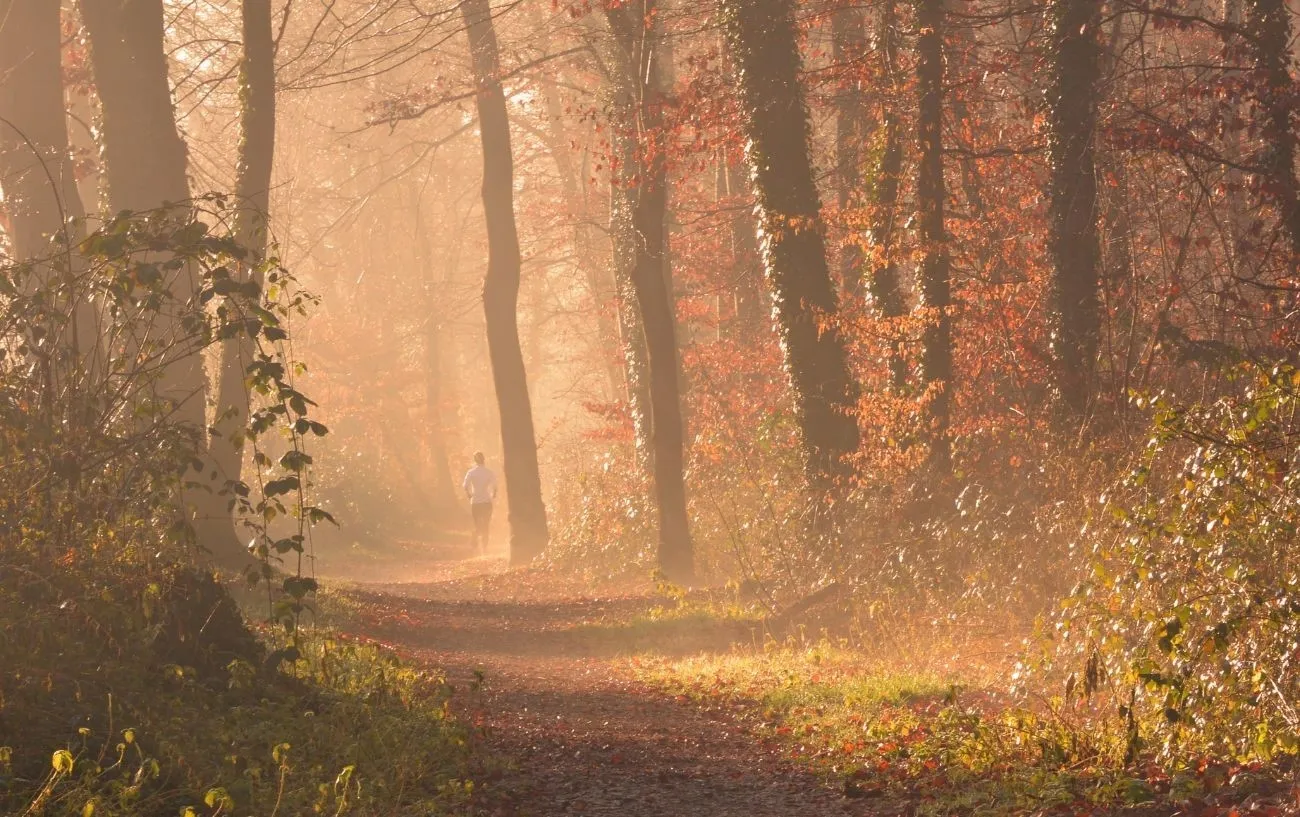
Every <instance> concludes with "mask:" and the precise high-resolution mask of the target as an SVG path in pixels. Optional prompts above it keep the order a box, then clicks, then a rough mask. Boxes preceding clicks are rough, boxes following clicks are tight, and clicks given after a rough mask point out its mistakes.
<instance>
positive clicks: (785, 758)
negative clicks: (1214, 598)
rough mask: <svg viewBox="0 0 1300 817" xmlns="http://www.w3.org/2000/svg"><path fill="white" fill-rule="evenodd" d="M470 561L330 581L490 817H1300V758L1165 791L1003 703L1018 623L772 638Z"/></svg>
mask: <svg viewBox="0 0 1300 817" xmlns="http://www.w3.org/2000/svg"><path fill="white" fill-rule="evenodd" d="M458 550H463V548H459V549H458V548H457V547H456V546H447V547H444V548H443V550H442V551H440V552H430V551H428V550H427V549H424V548H422V547H420V546H411V547H410V548H409V549H408V550H406V551H404V552H403V553H401V554H396V555H395V556H394V555H390V557H389V559H388V560H387V561H386V562H383V563H380V562H374V563H371V564H368V565H365V566H356V567H355V568H353V569H349V570H348V571H347V572H346V573H344V572H343V571H340V574H342V575H341V577H340V578H337V579H335V580H332V581H331V580H330V579H329V578H328V576H329V571H324V573H325V577H326V590H325V591H324V592H323V594H322V595H323V600H324V602H325V606H326V608H327V609H328V610H329V611H331V613H332V617H334V616H337V620H336V621H333V622H332V623H333V624H334V625H335V626H337V627H339V628H341V629H343V630H344V631H346V632H350V633H353V634H355V635H357V636H362V637H365V638H369V639H373V640H375V641H378V642H379V643H381V644H382V645H384V646H386V647H388V648H390V649H392V650H394V651H395V652H396V653H397V654H398V655H399V656H400V657H402V658H403V659H404V660H406V661H407V662H408V663H410V664H413V665H415V666H417V667H418V666H423V667H427V668H429V669H430V670H431V671H435V672H444V673H445V674H446V678H447V681H448V683H450V684H452V685H453V686H454V687H455V688H456V690H457V691H456V693H455V694H454V695H453V697H452V700H453V701H454V702H455V706H456V707H457V712H458V714H459V715H460V716H461V717H462V718H464V719H466V720H467V721H468V722H469V723H470V724H472V726H473V727H474V733H475V734H476V736H477V737H476V738H475V739H476V740H477V741H478V744H477V745H476V747H475V748H476V749H478V750H480V751H477V752H475V753H474V755H475V757H476V758H478V760H477V762H476V764H475V768H474V769H473V770H472V775H473V781H474V795H473V797H472V798H471V799H470V801H469V803H468V809H469V811H468V814H470V815H474V817H489V816H492V817H496V816H497V815H500V816H502V817H504V815H519V816H520V817H561V815H565V816H567V815H575V816H578V817H580V816H581V815H589V816H590V817H604V816H605V815H626V817H694V815H700V817H728V816H729V815H736V816H737V817H802V815H818V817H821V816H823V815H826V816H828V817H830V816H833V815H868V814H870V815H877V816H878V817H893V815H916V814H934V813H938V814H977V815H1062V816H1063V815H1071V817H1080V815H1107V817H1116V816H1117V815H1124V816H1125V817H1168V816H1169V815H1197V816H1198V817H1233V816H1234V815H1235V817H1246V816H1247V815H1252V816H1254V817H1278V815H1284V814H1287V815H1289V814H1300V783H1298V781H1297V778H1296V777H1295V774H1297V773H1300V772H1297V770H1296V769H1293V768H1292V767H1291V766H1289V765H1288V766H1286V768H1281V767H1279V768H1274V769H1268V768H1262V767H1260V766H1259V764H1250V765H1248V766H1242V765H1240V764H1236V765H1233V764H1231V763H1229V764H1221V763H1213V762H1207V763H1204V764H1201V766H1200V767H1198V768H1197V769H1194V770H1190V771H1189V772H1188V773H1187V774H1183V775H1181V778H1179V779H1175V780H1171V779H1170V778H1169V777H1168V775H1166V774H1165V773H1164V772H1162V771H1161V770H1160V769H1159V768H1158V767H1157V766H1155V765H1154V764H1135V765H1132V766H1125V767H1117V766H1106V765H1105V764H1101V765H1094V764H1092V763H1090V762H1077V761H1075V760H1071V759H1070V756H1069V754H1068V753H1069V752H1070V751H1074V749H1073V748H1072V747H1076V744H1078V745H1087V746H1101V745H1104V741H1107V740H1112V739H1113V738H1114V736H1113V735H1109V736H1108V735H1107V733H1106V732H1105V731H1097V729H1096V725H1089V724H1088V723H1085V722H1083V721H1080V722H1078V723H1060V722H1058V721H1057V720H1056V719H1054V718H1039V717H1038V715H1039V714H1041V713H1037V712H1034V711H1030V710H1023V709H1015V708H1013V707H1012V706H1011V705H1010V704H1009V702H1008V701H1006V700H1005V699H1004V696H1003V694H1002V693H999V692H998V691H997V690H998V689H1002V688H1005V678H1006V677H1007V673H1008V672H1009V670H1010V663H1009V662H1010V661H1013V660H1014V658H1015V656H1016V655H1017V654H1018V652H1019V649H1020V646H1019V644H1020V640H1019V639H1020V637H1019V636H1018V635H1017V633H1018V632H1019V631H1020V628H1019V627H1017V626H1016V625H1015V624H1014V623H1013V622H1008V621H1001V622H986V623H985V624H984V625H982V631H981V628H976V629H971V628H970V627H968V626H967V625H964V624H963V626H962V627H961V628H959V629H960V633H957V632H956V631H955V630H952V629H951V628H949V630H950V634H949V635H944V628H945V626H946V625H945V624H944V622H942V621H929V622H920V623H919V625H918V626H915V627H914V628H911V629H909V626H908V624H907V623H905V622H901V621H898V620H894V619H891V620H890V621H889V623H888V625H887V627H888V629H878V631H877V634H878V635H880V636H882V637H880V638H877V639H875V644H874V646H873V645H872V640H871V639H870V638H863V637H861V634H859V637H858V638H857V639H855V640H853V641H852V644H853V646H850V642H849V641H845V640H840V639H835V638H828V637H826V636H824V635H823V636H817V637H814V638H809V637H807V636H805V635H804V634H803V633H801V632H799V633H796V634H790V633H785V634H782V635H781V636H780V640H777V639H775V638H773V637H772V635H771V634H769V633H767V632H765V631H764V629H763V627H762V624H761V622H760V621H759V620H757V619H756V618H753V617H752V616H750V615H748V614H747V613H746V612H745V610H744V609H743V607H742V606H741V605H737V604H735V603H734V601H731V602H729V601H728V599H727V595H726V594H725V593H712V594H711V593H707V592H700V593H695V594H692V595H690V596H689V597H682V596H680V595H676V596H675V595H671V594H665V593H662V592H657V591H656V589H655V588H654V587H653V586H652V585H651V583H650V582H649V580H646V581H643V582H639V583H626V584H623V585H618V586H606V587H600V588H596V589H593V588H590V587H583V586H580V585H578V584H576V583H574V582H572V581H570V580H566V579H564V578H563V577H560V576H558V575H557V574H556V573H554V572H549V573H548V572H544V571H535V570H513V571H509V570H507V569H506V565H505V562H504V560H503V559H499V558H466V557H467V556H468V554H465V553H462V552H458ZM1080 741H1082V742H1083V743H1082V744H1080ZM1088 751H1093V750H1088ZM1058 755H1059V757H1058ZM1053 758H1055V759H1053ZM1062 758H1064V759H1062ZM1225 781H1226V782H1228V783H1229V785H1224V782H1225Z"/></svg>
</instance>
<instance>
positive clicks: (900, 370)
mask: <svg viewBox="0 0 1300 817" xmlns="http://www.w3.org/2000/svg"><path fill="white" fill-rule="evenodd" d="M897 25H898V20H897V15H896V13H895V8H894V2H893V0H886V2H885V5H884V7H883V8H882V10H881V15H880V35H879V37H878V41H879V53H880V60H881V68H882V75H883V76H885V77H888V78H889V80H890V84H891V85H892V86H894V87H899V86H901V85H902V83H901V81H899V80H900V77H899V76H898V74H899V70H898V59H897V57H898V53H897V40H896V38H895V33H896V32H895V27H896V26H897ZM881 127H882V128H883V129H884V138H885V142H884V148H883V150H882V151H881V155H880V165H879V166H878V167H877V168H876V177H875V179H874V180H873V182H872V190H871V200H872V201H871V203H872V204H873V205H874V207H873V211H874V216H873V222H872V224H871V243H872V245H873V246H874V247H875V248H876V250H877V252H878V253H879V255H880V258H881V260H880V262H879V263H877V264H876V265H875V266H874V267H873V268H872V270H871V273H870V277H869V278H868V281H867V290H868V292H869V294H870V295H871V301H872V305H873V306H874V308H875V310H876V312H877V314H879V316H880V317H881V318H884V319H885V320H886V321H896V320H897V319H899V318H901V317H903V316H904V315H906V314H907V304H906V303H905V302H904V301H903V290H902V286H901V285H900V282H899V274H898V261H897V260H895V257H894V256H895V253H896V252H897V229H898V227H897V224H898V188H899V183H900V181H901V179H902V174H903V137H902V133H901V126H900V125H899V122H898V116H897V115H896V114H895V113H894V112H893V111H886V113H885V116H884V119H883V121H882V122H881ZM891 333H892V334H893V335H894V340H893V342H892V344H891V347H892V348H891V349H890V354H889V381H890V385H891V386H892V387H893V389H894V391H895V392H899V393H901V392H902V391H903V390H904V389H906V387H907V360H906V358H905V357H904V356H903V340H902V337H901V336H900V335H899V333H898V331H897V330H891Z"/></svg>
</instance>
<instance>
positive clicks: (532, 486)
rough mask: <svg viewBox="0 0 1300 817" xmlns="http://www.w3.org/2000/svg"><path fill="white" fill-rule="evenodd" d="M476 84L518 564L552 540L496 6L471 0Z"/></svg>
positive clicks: (486, 300) (494, 339)
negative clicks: (522, 290)
mask: <svg viewBox="0 0 1300 817" xmlns="http://www.w3.org/2000/svg"><path fill="white" fill-rule="evenodd" d="M461 13H462V15H463V17H464V21H465V26H466V30H467V33H468V35H469V50H470V59H471V63H472V68H473V72H474V81H475V83H476V85H477V86H478V94H477V97H476V99H475V102H476V105H477V108H478V119H479V134H480V137H481V138H482V142H483V211H484V215H485V217H486V219H487V232H488V268H487V275H486V277H485V279H484V282H483V314H484V317H485V319H486V321H487V337H488V354H489V357H490V358H491V360H492V379H493V381H494V383H495V385H496V395H497V405H498V406H499V408H500V412H501V445H502V455H503V460H504V470H505V482H506V493H507V500H508V504H509V516H510V561H511V563H512V564H524V563H526V562H528V561H530V560H532V559H533V558H534V557H536V556H537V555H538V554H540V553H541V552H542V551H543V550H544V549H545V548H546V543H547V540H548V539H549V534H548V532H547V527H546V506H545V505H544V504H543V502H542V479H541V472H540V469H539V468H538V465H537V438H536V435H535V433H534V431H533V414H532V404H531V402H530V401H529V398H528V375H527V373H526V371H525V369H524V356H523V352H522V351H521V349H520V346H519V318H518V314H517V310H518V304H519V278H520V266H521V260H520V255H519V234H518V232H517V230H516V227H515V212H514V157H513V154H512V152H511V146H510V121H509V119H508V116H507V113H506V99H505V93H504V91H503V90H502V87H501V78H500V73H501V68H500V63H499V62H498V57H497V37H496V31H495V29H494V28H493V25H492V9H491V5H490V3H489V0H463V2H462V3H461Z"/></svg>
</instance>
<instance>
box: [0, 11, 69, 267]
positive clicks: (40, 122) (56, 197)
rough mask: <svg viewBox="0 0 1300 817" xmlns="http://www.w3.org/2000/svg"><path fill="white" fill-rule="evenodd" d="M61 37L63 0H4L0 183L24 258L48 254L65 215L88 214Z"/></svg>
mask: <svg viewBox="0 0 1300 817" xmlns="http://www.w3.org/2000/svg"><path fill="white" fill-rule="evenodd" d="M61 42H62V32H61V31H60V27H59V4H58V3H55V2H51V1H50V0H0V119H3V121H0V183H2V184H3V187H4V194H5V195H4V209H5V213H6V215H7V216H8V217H9V226H10V227H11V228H12V232H11V234H10V242H11V246H12V248H13V253H14V256H15V257H16V258H20V259H30V258H38V257H41V256H43V255H44V254H45V251H46V250H47V248H48V246H49V241H50V238H51V237H52V236H54V235H56V234H58V233H59V232H60V231H61V230H63V229H64V223H65V222H66V220H67V219H69V218H81V217H83V216H85V214H86V212H85V208H84V207H83V206H82V202H81V195H80V194H79V193H78V191H77V180H76V176H75V174H74V172H73V162H72V155H71V152H70V149H69V145H68V126H67V117H66V114H65V111H64V103H63V74H62V67H61V65H62V63H61V57H60V46H61ZM67 239H68V241H69V243H71V241H72V240H75V235H70V236H67Z"/></svg>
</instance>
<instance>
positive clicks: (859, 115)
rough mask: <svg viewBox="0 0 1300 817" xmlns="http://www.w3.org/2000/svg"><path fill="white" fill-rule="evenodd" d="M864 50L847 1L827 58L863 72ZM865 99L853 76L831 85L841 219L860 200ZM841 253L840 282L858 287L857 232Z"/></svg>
mask: <svg viewBox="0 0 1300 817" xmlns="http://www.w3.org/2000/svg"><path fill="white" fill-rule="evenodd" d="M866 53H867V29H866V19H865V15H864V14H863V12H862V9H861V8H859V7H858V6H856V5H851V4H850V5H845V6H843V7H842V8H839V9H837V10H836V11H835V12H834V14H833V16H832V17H831V59H832V61H833V62H834V63H835V64H836V65H837V66H839V67H840V70H841V71H842V72H846V73H849V74H850V76H851V77H852V75H853V74H854V73H856V72H858V71H860V70H861V66H859V65H857V64H856V63H858V62H860V61H861V60H862V58H863V57H864V56H865V55H866ZM867 119H868V117H867V100H866V95H865V94H864V93H863V92H862V89H861V86H860V84H859V82H858V80H857V79H856V78H850V79H841V80H840V85H839V87H838V88H836V89H835V171H836V172H835V197H836V204H838V206H839V210H840V215H841V218H843V217H845V216H846V214H847V213H848V211H849V210H850V209H852V208H853V207H855V206H857V205H858V203H859V202H860V201H861V199H860V196H861V187H862V145H863V144H864V143H865V142H866V140H867V134H868V132H869V131H870V125H869V123H868V121H867ZM848 232H849V233H850V235H848V236H847V238H846V240H845V243H844V249H843V250H842V251H841V252H840V264H839V267H840V269H839V273H840V284H841V286H843V287H844V291H845V292H848V293H851V294H853V295H860V293H861V291H862V282H863V270H862V255H863V253H862V245H861V243H860V241H859V239H858V238H857V236H856V234H855V233H856V231H855V230H849V231H848Z"/></svg>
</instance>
